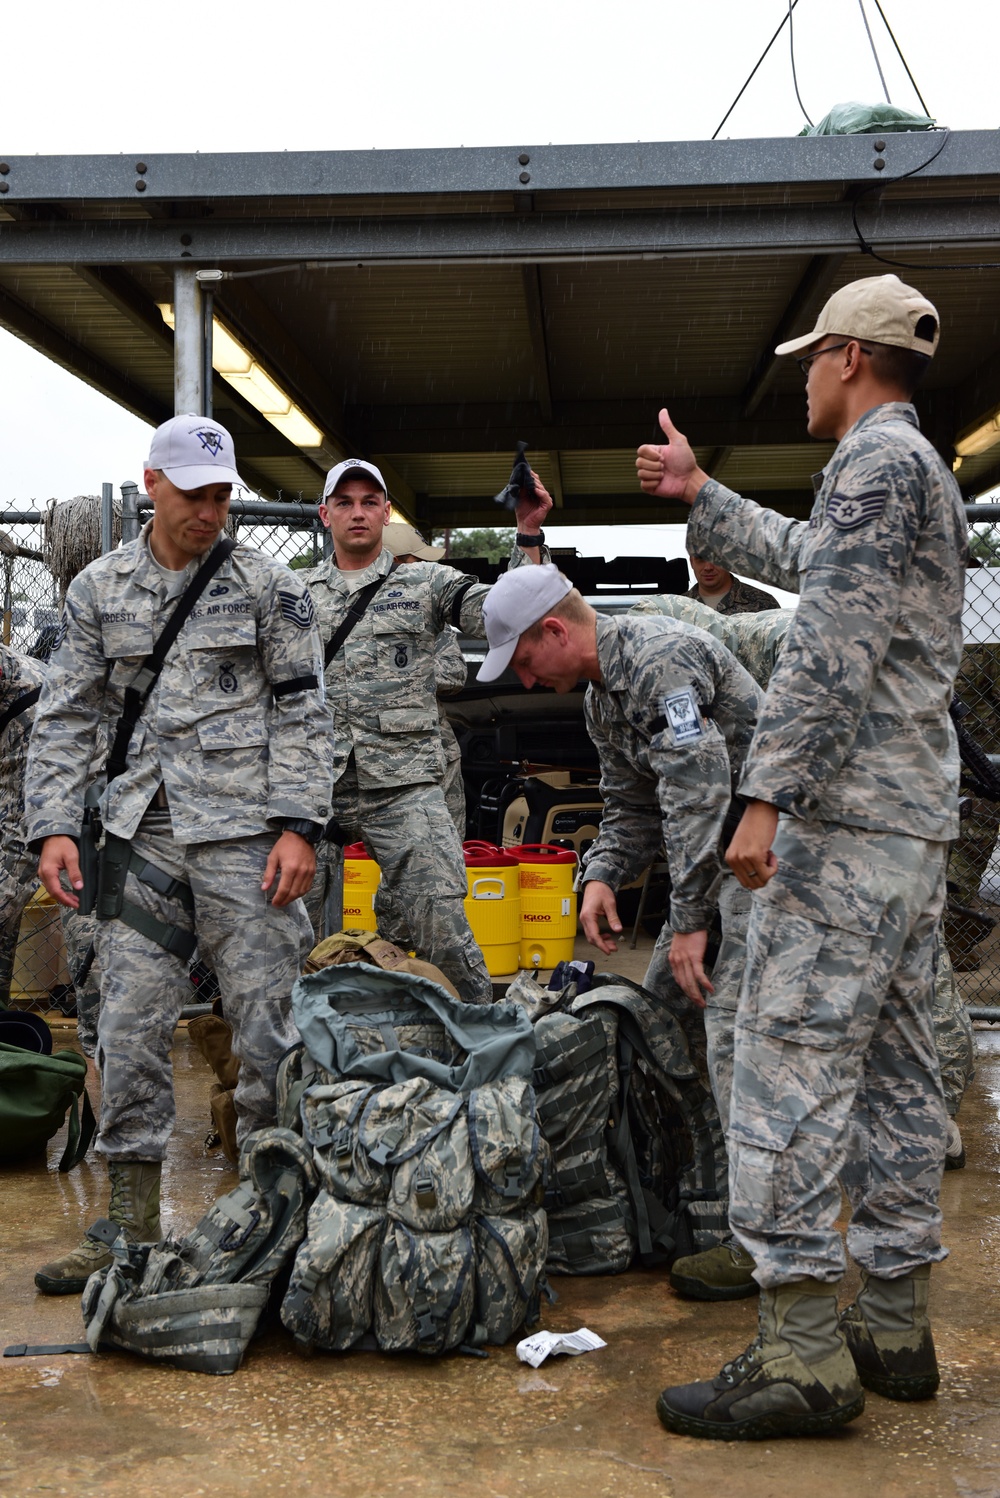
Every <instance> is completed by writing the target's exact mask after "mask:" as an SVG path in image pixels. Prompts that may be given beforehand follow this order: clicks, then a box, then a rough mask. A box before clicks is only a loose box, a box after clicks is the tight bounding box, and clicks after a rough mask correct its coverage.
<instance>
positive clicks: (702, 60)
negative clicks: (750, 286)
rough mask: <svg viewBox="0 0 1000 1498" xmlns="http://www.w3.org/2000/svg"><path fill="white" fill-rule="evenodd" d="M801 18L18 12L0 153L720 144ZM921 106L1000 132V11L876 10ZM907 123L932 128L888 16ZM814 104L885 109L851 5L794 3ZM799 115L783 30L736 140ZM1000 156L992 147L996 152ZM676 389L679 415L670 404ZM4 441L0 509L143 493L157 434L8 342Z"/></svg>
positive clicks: (762, 8)
mask: <svg viewBox="0 0 1000 1498" xmlns="http://www.w3.org/2000/svg"><path fill="white" fill-rule="evenodd" d="M786 9H787V0H684V3H683V4H679V3H677V0H656V3H652V0H617V3H616V4H615V5H614V7H613V8H612V7H609V6H607V5H606V4H596V3H593V0H591V3H589V4H587V3H580V0H575V3H570V0H534V3H533V4H532V5H531V6H530V7H528V6H525V5H518V6H504V5H490V6H486V5H473V4H470V3H469V0H460V3H459V0H421V3H420V4H419V5H416V4H413V3H412V0H407V3H403V0H380V3H378V4H375V5H367V6H361V5H359V6H354V7H348V6H345V5H330V4H329V3H328V0H324V3H322V4H321V3H318V0H286V3H285V4H284V5H282V6H281V7H280V9H279V10H278V11H275V10H274V9H273V7H272V6H270V5H267V6H265V5H263V4H261V3H259V0H240V3H239V4H236V3H232V0H214V3H212V0H210V3H209V4H207V5H203V6H201V7H199V8H198V9H197V10H196V11H195V12H191V13H187V12H185V13H183V15H182V14H181V13H180V12H164V13H163V14H162V16H158V15H157V14H154V13H153V12H151V11H149V10H143V9H141V8H137V7H136V6H135V4H134V0H128V3H119V0H94V3H92V4H90V5H87V6H78V5H73V6H70V5H66V4H59V3H57V5H56V6H55V7H53V6H18V7H16V8H15V7H11V10H10V11H9V12H5V20H4V55H5V59H6V64H5V68H4V84H3V91H2V96H0V147H2V150H3V153H4V154H5V155H8V154H9V155H22V154H32V153H39V154H43V155H48V154H70V153H93V152H113V153H118V152H125V153H128V154H130V155H135V156H136V159H138V158H139V157H140V156H144V155H147V154H153V153H155V152H163V151H180V152H189V151H199V150H200V151H236V150H240V151H247V150H282V149H287V150H305V149H312V150H316V149H321V150H340V149H358V148H368V147H372V146H375V147H380V148H382V147H403V146H409V147H413V146H459V145H466V146H473V145H519V146H520V145H524V146H528V147H530V146H532V145H535V144H544V143H546V142H552V143H561V144H572V143H584V142H592V141H633V140H700V139H708V138H710V137H711V135H712V134H713V132H714V131H715V129H716V127H717V126H718V124H719V122H720V120H721V119H722V117H723V115H724V114H725V113H726V110H727V109H728V108H729V105H730V104H731V103H732V101H733V99H734V98H735V96H736V94H737V93H738V91H739V89H740V87H741V86H742V84H743V83H744V81H745V80H746V77H747V75H748V74H749V72H750V70H751V68H752V67H753V65H754V63H755V62H756V61H757V59H758V57H759V56H760V54H761V52H762V51H763V50H764V47H765V46H766V44H767V41H768V39H769V38H770V36H771V34H772V32H773V31H774V29H775V28H776V26H777V25H778V23H779V22H780V20H781V18H782V15H783V14H784V12H785V10H786ZM882 9H883V10H884V12H885V14H886V17H887V18H888V21H889V23H890V25H891V26H892V28H893V31H894V32H895V35H896V39H897V41H898V42H899V45H900V47H901V48H902V51H903V54H904V56H905V57H906V60H907V62H908V63H909V66H910V70H911V72H912V73H913V76H914V78H915V80H916V83H917V85H918V87H919V89H920V92H921V93H922V94H923V97H924V99H925V101H926V103H927V107H928V109H929V110H930V112H931V114H932V115H934V116H935V117H936V118H937V120H938V121H939V123H941V124H943V125H947V126H950V127H951V128H952V129H963V130H969V129H991V130H992V129H996V128H997V126H998V124H1000V118H998V116H1000V107H998V105H997V87H996V71H997V58H998V55H1000V49H998V42H1000V6H998V5H997V4H996V3H995V0H949V3H948V4H947V5H945V6H942V5H941V4H940V3H931V0H882ZM865 11H866V12H867V15H868V19H869V24H870V25H871V28H872V33H873V35H874V38H875V42H876V46H877V48H878V52H879V57H880V60H881V63H882V68H883V72H884V73H885V77H886V82H887V84H888V89H889V93H890V96H891V98H892V101H893V103H895V104H898V105H901V106H903V107H906V108H913V109H917V110H919V108H920V105H919V102H918V100H917V98H916V95H915V94H914V91H913V87H912V85H911V84H910V82H909V81H908V79H907V77H906V74H905V72H904V69H903V66H902V64H901V63H900V61H899V58H898V56H897V54H896V51H895V48H894V47H893V45H892V42H891V41H890V39H889V36H888V34H887V33H886V30H885V28H884V26H883V23H882V21H881V19H880V17H879V13H878V9H877V6H876V4H875V0H865ZM794 36H795V61H796V68H797V74H798V84H799V92H800V94H801V96H802V101H803V103H804V105H805V108H806V109H807V110H808V112H809V114H810V115H811V117H812V119H813V120H814V121H817V120H819V119H820V118H821V117H822V115H824V114H825V113H826V112H827V110H828V109H829V108H830V107H831V106H832V105H833V104H835V103H837V102H840V101H843V100H847V99H862V100H867V101H878V100H880V99H881V98H882V93H881V85H880V82H879V76H878V73H877V71H876V67H875V63H874V61H873V59H872V54H871V50H870V48H869V44H868V39H867V36H866V33H865V27H864V21H863V17H862V11H861V6H860V3H859V0H799V3H798V5H797V6H796V9H795V12H794ZM803 123H804V121H803V117H802V114H801V111H800V109H799V105H798V103H797V101H796V97H795V92H794V89H793V86H792V74H791V67H790V62H789V47H788V29H787V27H786V28H785V31H784V32H783V34H782V36H781V37H780V38H779V40H778V42H777V43H776V44H775V46H774V48H773V49H772V51H771V53H770V55H769V57H768V59H767V61H766V62H765V63H764V65H763V66H762V68H761V70H760V72H759V73H758V74H757V76H756V78H755V79H754V81H753V83H751V85H750V87H749V89H748V91H747V93H746V94H745V95H744V97H743V99H742V100H741V102H740V103H739V104H738V105H737V107H736V109H735V111H734V112H733V114H732V116H731V117H730V119H729V122H728V124H727V125H726V128H725V130H724V131H723V135H727V136H732V137H734V138H735V137H760V136H791V135H795V134H797V133H798V131H799V130H800V129H801V127H802V125H803ZM998 144H1000V138H998ZM669 394H670V392H669V391H664V392H663V396H664V399H668V398H669ZM0 401H2V410H3V419H4V422H5V425H6V427H7V441H6V443H5V447H4V463H3V468H2V472H0V505H3V504H7V503H10V502H12V501H19V502H25V501H27V500H30V499H44V498H47V497H48V496H50V495H56V496H58V497H59V498H69V497H70V496H71V495H73V494H78V493H94V492H99V490H100V485H101V482H102V481H103V480H110V481H112V482H113V483H114V484H115V486H116V488H117V486H118V484H119V483H120V482H121V481H122V479H125V478H135V479H140V478H141V469H142V461H143V458H144V457H145V454H146V448H147V445H148V433H149V428H148V427H147V426H146V425H145V423H143V422H141V421H138V420H137V419H136V418H135V417H132V416H129V415H128V414H127V413H125V412H124V411H122V410H120V409H119V408H118V407H116V406H115V405H114V404H113V403H112V402H111V401H109V400H107V399H106V398H105V397H103V396H101V395H98V394H97V393H96V392H95V391H93V390H91V389H90V388H89V387H88V386H86V385H84V384H82V383H81V382H80V381H78V380H76V379H74V378H73V377H72V376H70V375H68V374H66V373H65V372H64V371H62V370H60V369H58V368H57V366H56V365H54V364H52V363H51V362H50V361H49V360H47V359H45V358H44V357H43V356H41V355H39V354H36V353H34V352H33V351H32V350H30V349H28V348H27V347H26V346H25V345H23V344H21V343H19V342H18V341H17V340H16V339H14V338H13V337H11V336H10V335H8V334H6V333H2V332H0ZM569 529H570V528H561V529H560V532H559V537H558V539H559V540H560V543H561V544H577V545H579V546H580V547H581V549H585V550H586V551H587V552H588V553H589V554H591V555H597V554H600V553H601V552H604V553H605V554H606V555H609V556H614V555H618V554H621V553H623V552H625V551H628V552H631V553H634V554H641V553H646V554H653V553H655V554H664V553H666V554H673V555H680V554H681V552H682V545H681V537H682V531H681V528H680V527H676V526H671V527H660V526H640V527H635V528H630V532H629V536H628V541H627V544H623V543H624V537H623V534H622V528H621V527H617V528H615V529H614V530H613V531H612V529H611V528H610V527H607V528H605V527H598V528H588V529H587V530H586V531H575V532H573V533H572V537H571V536H570V535H569Z"/></svg>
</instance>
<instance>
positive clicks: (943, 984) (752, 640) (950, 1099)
mask: <svg viewBox="0 0 1000 1498" xmlns="http://www.w3.org/2000/svg"><path fill="white" fill-rule="evenodd" d="M630 613H633V614H669V615H670V616H671V618H674V619H686V620H687V621H688V623H690V624H696V625H698V627H699V628H700V629H705V630H708V632H709V633H710V634H713V635H715V636H716V638H717V639H719V640H721V641H722V642H723V644H724V645H725V646H727V648H728V649H729V650H731V651H732V653H733V655H735V657H736V659H737V660H738V661H739V663H740V665H741V666H743V667H744V668H745V669H746V670H747V671H749V672H750V675H751V676H752V677H753V679H754V681H756V682H757V684H758V686H760V687H763V689H764V690H765V691H766V690H767V687H768V683H769V682H770V680H771V674H772V672H773V671H774V668H775V666H776V664H777V661H778V657H779V655H780V654H781V651H782V648H783V646H784V643H785V638H786V636H787V634H788V631H789V629H790V628H791V625H792V621H793V620H794V618H795V610H794V609H769V610H767V611H766V612H764V613H760V614H718V613H716V612H715V610H714V609H708V608H706V607H705V605H704V604H702V603H696V602H695V601H694V600H693V599H691V598H687V597H676V596H674V595H671V594H657V595H656V596H655V597H652V598H644V599H642V601H641V602H640V603H637V604H635V605H634V606H633V607H632V609H631V610H630ZM967 655H968V652H966V655H965V656H963V665H964V662H965V660H966V657H967ZM959 682H961V672H960V673H959ZM977 737H978V730H977ZM964 825H965V824H964V823H963V828H964ZM994 835H995V833H994ZM958 846H959V847H961V844H959V845H958ZM991 848H992V844H991ZM954 863H955V850H954V849H953V850H952V854H951V861H950V862H949V865H948V870H949V878H950V877H951V871H952V869H953V867H954ZM984 866H985V865H984ZM980 877H981V876H980ZM934 972H935V977H934V1011H933V1018H934V1042H935V1045H936V1046H937V1053H938V1059H939V1061H940V1063H941V1083H942V1086H943V1087H944V1100H945V1106H946V1107H947V1109H948V1117H949V1119H952V1120H954V1118H955V1116H956V1114H957V1113H958V1110H959V1107H960V1106H961V1103H962V1098H963V1097H964V1096H965V1091H966V1088H967V1087H968V1085H969V1083H970V1082H971V1081H972V1078H973V1077H974V1076H975V1048H974V1043H973V1038H972V1024H971V1022H970V1020H969V1015H968V1011H967V1010H966V1007H965V1003H964V1001H963V1000H962V996H961V994H960V993H959V992H958V987H957V985H956V983H955V974H954V971H953V968H952V963H951V958H950V957H949V955H948V948H947V946H946V945H945V942H944V939H943V934H942V935H941V938H940V939H939V941H938V948H937V959H936V961H935V966H934ZM959 1160H961V1162H962V1163H964V1160H965V1152H964V1150H963V1148H962V1140H961V1135H960V1134H959V1131H958V1125H957V1124H955V1123H951V1124H950V1125H949V1128H948V1154H947V1164H948V1168H949V1169H955V1168H958V1162H959Z"/></svg>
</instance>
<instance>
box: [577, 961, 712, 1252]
mask: <svg viewBox="0 0 1000 1498" xmlns="http://www.w3.org/2000/svg"><path fill="white" fill-rule="evenodd" d="M570 1009H571V1012H572V1013H573V1014H578V1015H583V1014H587V1015H594V1014H600V1015H601V1017H602V1019H604V1020H605V1022H606V1023H609V1024H610V1025H613V1027H614V1029H615V1032H616V1044H615V1054H616V1060H617V1070H618V1078H619V1086H618V1089H617V1093H616V1095H615V1096H614V1097H613V1099H612V1109H611V1119H610V1122H609V1125H608V1131H607V1141H608V1153H609V1156H610V1158H611V1160H612V1162H613V1163H614V1165H615V1166H616V1167H617V1169H618V1171H619V1172H620V1174H621V1176H622V1177H623V1178H624V1181H625V1184H626V1187H627V1190H628V1196H629V1201H630V1203H631V1207H632V1212H633V1214H634V1220H635V1232H636V1239H637V1253H638V1257H639V1259H640V1260H641V1262H642V1263H643V1264H645V1265H647V1266H656V1265H665V1266H666V1265H670V1264H672V1263H673V1261H674V1260H675V1259H679V1258H684V1257H685V1256H686V1255H688V1254H692V1253H700V1252H701V1250H702V1249H705V1248H711V1247H712V1246H713V1245H714V1244H716V1243H719V1242H720V1241H721V1240H722V1239H723V1238H724V1237H725V1236H726V1234H727V1233H728V1231H729V1224H728V1220H727V1211H726V1198H727V1196H728V1180H727V1170H728V1163H727V1156H726V1143H725V1138H724V1135H723V1132H722V1125H721V1122H720V1120H719V1115H718V1111H717V1109H716V1106H715V1100H714V1099H713V1097H712V1094H711V1093H710V1092H709V1090H708V1089H707V1088H706V1087H705V1086H704V1084H703V1083H702V1082H701V1080H700V1078H699V1077H698V1073H697V1069H696V1067H695V1065H694V1063H693V1062H692V1060H691V1058H690V1055H689V1053H688V1049H687V1044H686V1042H685V1039H684V1035H683V1032H682V1031H681V1029H680V1026H679V1025H678V1024H677V1021H676V1020H675V1019H674V1018H673V1016H672V1015H671V1014H670V1012H669V1011H668V1010H667V1009H666V1008H665V1007H664V1006H663V1005H662V1004H660V1003H659V1002H658V1001H657V999H656V997H655V995H653V994H651V993H650V992H649V991H648V990H647V989H644V988H641V987H640V986H639V984H638V983H632V982H631V981H630V980H629V979H628V978H622V977H620V976H618V975H617V974H614V973H602V974H595V976H594V979H593V986H592V988H591V990H590V992H588V993H586V994H580V995H579V996H578V997H576V998H574V999H573V1000H572V1001H571V1004H570Z"/></svg>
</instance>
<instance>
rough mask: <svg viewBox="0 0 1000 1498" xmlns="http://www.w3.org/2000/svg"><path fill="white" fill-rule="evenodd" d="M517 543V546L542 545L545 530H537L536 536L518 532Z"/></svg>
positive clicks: (543, 543)
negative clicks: (523, 534)
mask: <svg viewBox="0 0 1000 1498" xmlns="http://www.w3.org/2000/svg"><path fill="white" fill-rule="evenodd" d="M517 544H518V546H544V545H545V532H544V531H539V532H538V535H537V536H522V535H521V533H520V532H518V534H517Z"/></svg>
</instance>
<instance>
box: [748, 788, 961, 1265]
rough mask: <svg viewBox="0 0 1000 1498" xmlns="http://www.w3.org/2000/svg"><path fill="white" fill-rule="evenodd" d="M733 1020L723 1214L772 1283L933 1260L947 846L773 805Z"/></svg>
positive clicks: (940, 1147)
mask: <svg viewBox="0 0 1000 1498" xmlns="http://www.w3.org/2000/svg"><path fill="white" fill-rule="evenodd" d="M774 852H775V854H776V856H777V859H778V872H777V874H776V875H775V876H774V878H773V879H772V880H771V881H770V882H769V883H768V884H767V885H766V886H765V888H764V889H763V890H761V891H760V892H759V894H756V895H755V896H754V900H753V909H752V912H751V916H750V929H749V932H748V935H747V966H746V973H745V977H744V983H743V988H742V990H741V993H740V1001H739V1008H738V1011H737V1016H736V1046H735V1070H734V1079H733V1100H732V1109H731V1114H730V1127H729V1146H730V1186H731V1200H730V1210H729V1215H730V1223H731V1225H732V1227H733V1230H734V1232H735V1233H736V1236H737V1237H738V1238H739V1240H740V1242H741V1243H742V1244H743V1245H744V1247H745V1248H746V1249H747V1250H748V1251H749V1252H750V1253H751V1254H752V1255H753V1256H754V1259H755V1260H756V1264H757V1271H756V1277H757V1279H758V1280H759V1281H760V1283H761V1284H762V1285H763V1286H765V1287H768V1286H773V1285H779V1284H783V1283H786V1282H788V1281H792V1280H797V1279H801V1278H803V1277H805V1276H809V1275H811V1276H815V1277H816V1278H817V1279H820V1280H826V1281H834V1280H837V1279H839V1278H840V1276H841V1275H842V1273H843V1271H844V1264H845V1260H844V1246H843V1243H842V1242H841V1238H840V1235H839V1233H838V1232H837V1230H836V1219H837V1215H838V1212H839V1209H840V1202H841V1194H840V1183H841V1182H842V1183H843V1185H844V1187H845V1189H846V1190H847V1193H848V1195H849V1197H850V1200H851V1205H852V1215H851V1221H850V1225H849V1227H848V1234H847V1242H848V1247H849V1249H850V1251H851V1253H852V1255H853V1256H854V1258H855V1259H856V1260H857V1261H858V1262H859V1263H860V1264H861V1265H862V1266H863V1267H864V1268H865V1269H867V1270H869V1272H871V1273H873V1274H875V1275H877V1276H880V1277H882V1278H886V1279H892V1278H895V1277H896V1276H897V1275H901V1274H905V1273H907V1272H908V1271H909V1270H912V1269H915V1268H917V1267H918V1266H919V1265H921V1264H926V1263H928V1262H932V1261H936V1260H938V1259H942V1258H944V1256H945V1250H944V1249H943V1248H942V1247H941V1212H940V1208H939V1206H938V1194H939V1191H940V1186H941V1172H942V1169H943V1166H944V1142H945V1109H944V1102H943V1098H942V1093H941V1074H940V1069H939V1066H938V1058H937V1051H936V1048H935V1044H934V1030H933V1023H932V1014H931V1011H932V1003H933V960H934V943H935V938H936V932H937V927H938V922H939V920H940V915H941V907H942V902H943V897H944V869H945V860H946V857H947V844H945V843H932V842H925V841H923V840H921V839H919V838H910V837H905V836H903V835H896V834H887V833H875V832H865V831H863V830H861V829H859V828H852V827H842V826H836V825H832V824H827V825H823V824H808V823H803V822H795V821H793V820H792V819H791V818H789V817H782V818H781V821H780V823H779V827H778V834H777V837H776V839H775V843H774Z"/></svg>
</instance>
